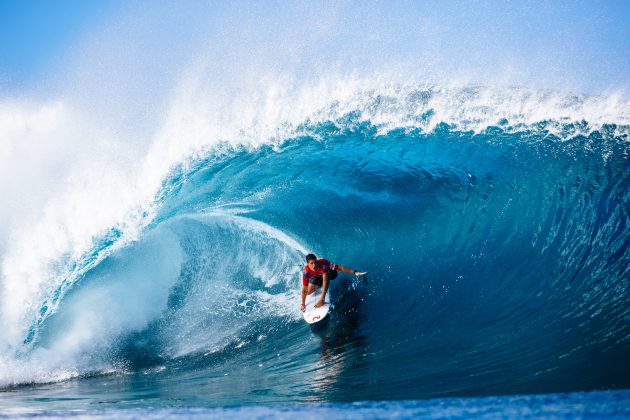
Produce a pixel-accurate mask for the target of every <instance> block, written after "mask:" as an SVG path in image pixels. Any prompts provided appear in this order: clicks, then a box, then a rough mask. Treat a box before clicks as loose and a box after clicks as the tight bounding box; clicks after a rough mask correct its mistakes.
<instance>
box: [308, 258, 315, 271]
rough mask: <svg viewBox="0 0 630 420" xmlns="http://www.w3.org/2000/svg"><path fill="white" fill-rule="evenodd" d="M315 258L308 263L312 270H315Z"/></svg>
mask: <svg viewBox="0 0 630 420" xmlns="http://www.w3.org/2000/svg"><path fill="white" fill-rule="evenodd" d="M315 263H316V261H315V260H310V261H309V262H308V263H307V264H308V266H309V268H310V269H311V270H315Z"/></svg>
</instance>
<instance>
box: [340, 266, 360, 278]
mask: <svg viewBox="0 0 630 420" xmlns="http://www.w3.org/2000/svg"><path fill="white" fill-rule="evenodd" d="M337 270H339V271H343V272H344V273H350V274H354V275H355V276H363V275H365V274H367V271H357V270H353V269H351V268H348V267H344V266H342V265H339V264H337Z"/></svg>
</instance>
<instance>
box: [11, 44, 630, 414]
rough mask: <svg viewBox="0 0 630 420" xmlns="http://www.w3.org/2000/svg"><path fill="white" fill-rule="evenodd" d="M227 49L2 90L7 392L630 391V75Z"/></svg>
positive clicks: (424, 397)
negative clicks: (308, 269)
mask: <svg viewBox="0 0 630 420" xmlns="http://www.w3.org/2000/svg"><path fill="white" fill-rule="evenodd" d="M92 43H93V40H88V41H87V43H86V45H92ZM265 48H266V47H265ZM265 51H267V50H265ZM234 54H235V55H234V56H231V55H229V54H226V56H221V55H219V54H217V55H213V54H211V53H208V52H204V53H201V54H195V59H194V60H192V63H190V62H189V63H188V64H187V65H185V66H182V69H181V71H179V70H178V71H175V70H173V69H172V68H168V69H166V70H165V72H166V73H167V75H168V77H172V80H170V81H171V82H172V83H170V84H169V83H164V84H165V85H168V88H164V87H163V86H160V87H159V88H158V87H156V88H155V90H156V91H159V92H160V94H159V95H158V94H155V95H153V93H152V94H150V95H145V96H141V97H136V98H133V99H126V100H124V101H123V100H120V98H122V97H123V96H125V95H126V94H127V93H128V92H132V93H133V92H137V91H139V90H143V89H145V88H146V86H145V85H144V84H143V82H142V81H139V79H141V77H140V76H138V75H134V74H132V75H126V76H125V77H130V78H133V82H132V83H131V82H129V84H127V85H125V84H123V86H122V87H120V88H119V89H118V88H117V89H111V87H112V86H114V82H113V81H112V80H108V78H107V77H104V74H102V73H98V72H97V74H96V76H94V77H95V78H96V79H98V80H96V81H95V80H94V79H92V78H91V77H92V75H91V73H90V71H89V70H86V69H85V68H84V67H82V66H77V69H78V70H76V71H77V72H78V73H75V75H76V74H81V75H83V78H79V79H78V80H79V84H80V86H81V88H80V89H78V90H75V89H68V90H67V91H63V92H62V93H63V94H55V95H49V96H48V97H46V98H39V97H35V96H34V95H32V96H28V95H26V97H16V96H10V95H5V96H4V97H3V98H2V99H0V196H2V197H3V202H2V207H1V208H0V331H2V333H1V334H0V414H18V415H19V414H22V415H26V416H28V415H33V414H37V413H39V414H44V415H48V416H51V417H55V416H59V417H63V416H65V415H67V414H68V413H69V412H71V411H77V410H79V412H81V413H84V414H86V415H88V416H94V417H99V416H112V415H113V416H117V417H121V418H125V417H134V416H144V417H163V416H182V417H196V416H199V417H203V416H208V415H220V416H225V417H239V418H242V417H252V416H253V417H264V416H277V417H293V416H295V415H299V414H301V415H303V416H306V417H308V418H315V417H321V416H322V415H333V416H334V415H337V416H346V417H353V416H356V417H365V416H368V417H387V416H389V415H391V413H392V410H397V411H396V412H398V413H399V414H400V416H401V417H416V416H430V415H434V416H435V415H437V416H438V417H440V416H444V417H453V416H454V417H458V416H478V415H481V416H484V415H488V416H492V415H503V416H505V415H507V416H509V415H510V414H509V413H512V415H517V416H521V417H527V416H536V415H541V414H542V415H548V416H552V417H553V416H569V417H570V416H574V415H576V413H577V414H578V415H580V414H582V415H589V414H590V415H594V416H610V417H615V416H618V417H623V416H627V415H628V413H630V404H629V401H630V395H629V393H628V392H629V391H628V389H629V388H630V379H629V378H630V358H629V357H628V356H629V355H630V323H629V322H628V321H629V320H630V309H629V308H630V306H629V302H630V288H629V280H630V146H629V144H630V143H629V141H630V138H629V136H630V99H628V97H627V94H626V93H625V92H624V91H623V90H609V91H606V92H600V93H589V94H586V93H576V92H575V91H567V90H561V89H550V88H547V87H543V86H531V85H530V86H525V85H517V84H505V83H500V82H493V81H489V80H484V81H483V82H479V83H473V82H471V81H469V80H456V79H455V78H448V77H446V78H444V77H441V78H433V77H428V76H425V75H422V74H421V75H418V74H419V73H421V72H420V71H415V70H413V69H412V70H411V71H409V68H405V69H402V68H400V67H396V68H393V69H388V70H383V69H381V70H379V71H369V72H357V71H346V69H344V66H343V65H339V66H337V67H335V68H332V69H330V70H327V71H322V70H321V68H320V67H318V66H317V65H314V66H313V69H311V70H309V71H308V72H306V73H307V75H304V73H301V71H302V67H301V66H302V65H304V63H298V64H299V65H298V64H295V63H292V64H291V66H292V67H291V71H287V72H285V71H280V70H278V67H276V66H265V65H263V64H261V62H260V60H261V59H260V57H259V56H255V57H253V58H252V57H249V56H248V59H249V58H251V59H252V62H253V63H254V64H251V63H250V65H248V66H246V67H245V69H242V68H240V67H239V65H240V64H242V63H243V60H244V59H243V58H242V57H241V56H240V55H239V54H238V51H237V52H236V53H234ZM261 55H263V54H261ZM91 59H92V58H90V59H89V60H91ZM89 60H88V61H87V62H82V63H83V64H84V65H87V64H91V61H89ZM117 60H118V59H117ZM257 60H258V61H257ZM306 61H308V60H306ZM273 62H274V63H275V61H273ZM86 63H87V64H86ZM119 64H120V63H119V62H118V61H116V60H114V62H113V65H116V66H118V65H119ZM87 69H90V66H87ZM231 69H238V71H236V70H234V72H235V73H234V74H232V73H231V71H232V70H231ZM300 74H302V75H303V77H299V75H300ZM147 77H148V78H149V79H150V78H151V75H148V76H147ZM136 78H138V79H136ZM114 79H115V78H114ZM162 81H163V80H162ZM150 82H151V80H149V82H147V83H150ZM125 87H126V88H128V89H129V90H127V91H126V90H125V89H124V88H125ZM134 89H137V90H134ZM97 91H98V92H101V93H99V94H98V95H96V94H95V92H97ZM123 91H124V92H123ZM103 92H105V93H103ZM152 92H153V91H152ZM95 98H100V99H101V100H95ZM310 252H313V253H315V254H317V255H318V256H319V257H324V258H328V259H330V260H331V261H333V262H336V263H339V264H342V265H346V266H350V267H354V268H357V269H361V270H365V271H368V272H369V275H368V276H367V278H355V277H353V276H350V275H345V274H342V275H340V276H339V278H338V279H337V280H335V281H334V282H333V284H332V286H331V296H332V303H333V305H334V310H333V311H332V312H331V314H330V317H329V319H328V320H327V321H326V322H325V323H324V324H323V325H319V326H317V327H316V328H311V327H310V326H309V325H307V324H306V323H304V322H303V320H302V317H301V313H300V310H299V303H300V301H299V296H300V287H301V269H302V267H303V266H304V256H305V255H306V254H307V253H310ZM445 407H447V408H445ZM532 407H536V408H537V409H534V408H532ZM103 410H104V411H103ZM112 410H113V411H112ZM510 410H511V411H510ZM436 413H437V414H436ZM506 413H507V414H506Z"/></svg>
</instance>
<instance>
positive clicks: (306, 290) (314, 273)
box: [300, 254, 367, 311]
mask: <svg viewBox="0 0 630 420" xmlns="http://www.w3.org/2000/svg"><path fill="white" fill-rule="evenodd" d="M339 271H343V272H344V273H351V274H354V275H355V276H362V275H364V274H367V271H362V272H359V271H357V270H352V269H350V268H347V267H343V266H341V265H338V264H335V263H332V262H330V261H328V260H326V259H324V258H320V259H317V257H316V256H315V254H308V255H307V256H306V265H305V266H304V274H302V304H301V305H300V310H301V311H304V309H305V308H306V295H310V294H311V293H314V292H315V291H316V290H317V289H318V288H319V287H321V288H322V296H321V297H320V298H319V300H318V301H317V302H316V303H315V307H316V308H319V307H320V306H322V305H323V304H324V299H326V292H328V282H329V281H330V280H334V279H336V278H337V274H339V273H338V272H339Z"/></svg>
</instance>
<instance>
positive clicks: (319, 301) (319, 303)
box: [315, 300, 324, 308]
mask: <svg viewBox="0 0 630 420" xmlns="http://www.w3.org/2000/svg"><path fill="white" fill-rule="evenodd" d="M323 304H324V301H323V300H318V301H317V303H316V304H315V307H316V308H319V307H320V306H322V305H323Z"/></svg>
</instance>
